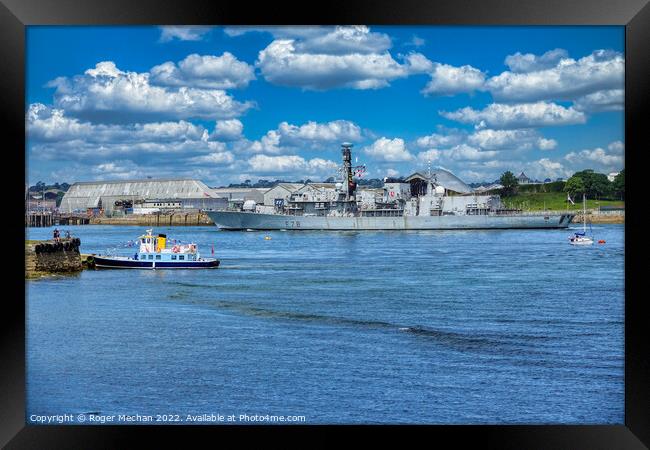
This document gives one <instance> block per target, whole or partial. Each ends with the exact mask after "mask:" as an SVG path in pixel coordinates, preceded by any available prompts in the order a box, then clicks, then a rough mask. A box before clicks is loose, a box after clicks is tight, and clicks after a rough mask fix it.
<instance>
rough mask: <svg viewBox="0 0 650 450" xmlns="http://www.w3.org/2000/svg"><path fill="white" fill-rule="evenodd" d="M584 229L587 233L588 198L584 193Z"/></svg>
mask: <svg viewBox="0 0 650 450" xmlns="http://www.w3.org/2000/svg"><path fill="white" fill-rule="evenodd" d="M582 231H583V232H584V233H585V234H586V233H587V198H586V197H585V194H582Z"/></svg>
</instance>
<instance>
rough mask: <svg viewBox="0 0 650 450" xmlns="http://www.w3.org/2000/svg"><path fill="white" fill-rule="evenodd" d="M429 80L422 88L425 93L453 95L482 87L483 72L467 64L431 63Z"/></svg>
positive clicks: (483, 80)
mask: <svg viewBox="0 0 650 450" xmlns="http://www.w3.org/2000/svg"><path fill="white" fill-rule="evenodd" d="M430 75H431V80H430V81H429V82H428V83H427V85H426V86H425V87H424V89H422V93H423V94H425V95H455V94H459V93H463V92H466V93H471V92H474V91H476V90H479V89H481V88H482V87H483V83H484V82H485V74H484V73H483V72H481V71H480V70H478V69H476V68H474V67H472V66H469V65H465V66H461V67H454V66H450V65H448V64H440V63H435V64H433V68H432V71H431V73H430Z"/></svg>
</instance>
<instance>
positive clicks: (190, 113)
mask: <svg viewBox="0 0 650 450" xmlns="http://www.w3.org/2000/svg"><path fill="white" fill-rule="evenodd" d="M149 77H150V74H149V73H136V72H124V71H121V70H120V69H118V68H117V67H116V66H115V63H113V62H111V61H104V62H100V63H98V64H97V65H96V66H95V68H93V69H89V70H87V71H86V72H85V73H84V74H83V75H77V76H74V77H72V78H71V79H70V78H61V77H60V78H57V79H56V80H53V81H52V82H51V83H50V86H52V87H55V88H56V91H55V93H54V104H55V106H56V107H57V108H60V109H64V110H65V111H66V113H67V114H71V115H75V116H79V117H87V118H91V119H94V120H100V119H101V120H103V121H107V122H133V121H136V120H141V121H146V120H160V119H161V118H181V119H186V118H199V119H223V118H233V117H237V116H240V115H242V114H243V113H244V112H246V110H248V109H249V108H251V107H252V106H253V104H252V103H250V102H244V103H241V102H238V101H236V100H235V99H234V98H233V97H232V96H230V95H228V94H227V93H226V92H225V91H223V90H220V89H198V88H191V87H179V88H171V87H163V86H154V85H152V84H151V83H150V82H149Z"/></svg>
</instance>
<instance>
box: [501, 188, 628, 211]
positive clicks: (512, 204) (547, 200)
mask: <svg viewBox="0 0 650 450" xmlns="http://www.w3.org/2000/svg"><path fill="white" fill-rule="evenodd" d="M566 197H567V195H566V193H565V192H519V193H518V194H517V195H515V196H514V197H501V200H502V201H503V202H504V203H505V204H506V205H507V206H508V207H509V208H520V209H526V210H543V209H544V208H546V209H550V210H563V209H566V208H567V200H566ZM573 200H574V201H575V203H576V204H575V205H572V204H571V203H569V209H571V210H581V209H582V198H575V199H573ZM599 206H601V207H602V206H625V202H622V201H620V200H593V199H587V209H597V208H598V207H599Z"/></svg>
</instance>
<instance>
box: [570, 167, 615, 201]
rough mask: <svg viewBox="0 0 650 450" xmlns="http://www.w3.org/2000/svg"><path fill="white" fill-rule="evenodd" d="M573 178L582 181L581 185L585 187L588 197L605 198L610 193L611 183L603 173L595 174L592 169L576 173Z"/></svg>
mask: <svg viewBox="0 0 650 450" xmlns="http://www.w3.org/2000/svg"><path fill="white" fill-rule="evenodd" d="M573 176H574V177H578V178H580V179H582V183H583V184H584V186H585V193H586V194H587V196H589V197H593V198H600V197H607V196H608V195H611V193H612V186H611V182H610V181H609V180H608V179H607V175H605V174H604V173H596V172H594V171H593V170H592V169H587V170H582V171H580V172H576V173H574V174H573Z"/></svg>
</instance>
